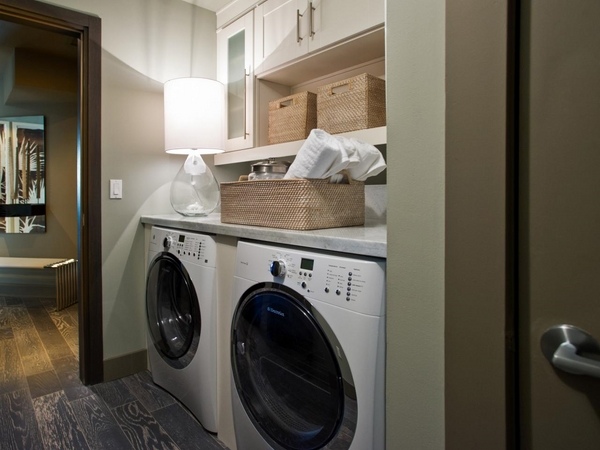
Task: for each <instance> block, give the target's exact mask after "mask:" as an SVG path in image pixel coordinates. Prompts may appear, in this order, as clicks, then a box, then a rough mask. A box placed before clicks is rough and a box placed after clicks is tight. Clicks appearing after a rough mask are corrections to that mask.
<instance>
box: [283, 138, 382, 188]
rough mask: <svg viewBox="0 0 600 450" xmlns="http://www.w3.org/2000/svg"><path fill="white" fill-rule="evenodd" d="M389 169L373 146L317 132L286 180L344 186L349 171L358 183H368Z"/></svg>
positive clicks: (297, 159) (290, 168)
mask: <svg viewBox="0 0 600 450" xmlns="http://www.w3.org/2000/svg"><path fill="white" fill-rule="evenodd" d="M385 168H386V164H385V160H384V159H383V156H382V155H381V152H380V151H379V150H377V148H376V147H374V146H373V145H371V144H367V143H365V142H361V141H358V140H356V139H352V138H346V137H343V136H332V135H331V134H329V133H327V132H326V131H323V130H320V129H313V130H312V131H311V132H310V135H309V136H308V138H307V139H306V141H305V142H304V144H303V145H302V147H301V148H300V150H299V151H298V154H297V155H296V158H295V159H294V162H293V163H292V164H291V165H290V167H289V169H288V171H287V173H286V174H285V177H284V178H317V179H322V178H331V182H334V183H335V182H340V180H341V178H342V177H341V175H339V172H340V171H342V170H345V171H346V172H347V173H348V175H349V176H350V177H351V178H352V179H354V180H356V181H365V180H366V179H367V178H369V177H372V176H374V175H377V174H378V173H380V172H382V171H383V170H384V169H385Z"/></svg>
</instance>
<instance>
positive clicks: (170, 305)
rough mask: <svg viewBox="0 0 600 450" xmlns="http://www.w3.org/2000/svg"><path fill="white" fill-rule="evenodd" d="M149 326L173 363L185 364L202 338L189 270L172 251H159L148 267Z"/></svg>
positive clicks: (157, 342) (179, 365)
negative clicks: (170, 252)
mask: <svg viewBox="0 0 600 450" xmlns="http://www.w3.org/2000/svg"><path fill="white" fill-rule="evenodd" d="M146 311H147V315H148V327H149V330H150V335H151V336H152V341H153V343H154V346H155V347H156V349H157V350H158V352H159V353H160V355H161V356H162V358H163V359H164V360H165V361H166V362H167V363H168V364H169V365H170V366H172V367H175V368H178V369H181V368H184V367H186V366H187V365H188V364H189V363H190V362H191V360H192V359H193V357H194V354H195V353H196V350H197V348H198V342H199V339H200V328H201V318H200V308H199V307H198V298H197V295H196V291H195V288H194V286H193V284H192V282H191V279H190V277H189V274H188V273H187V270H186V269H185V267H183V265H182V264H181V262H180V261H179V260H178V259H177V258H176V257H174V256H173V255H171V254H169V253H166V252H165V253H161V254H159V255H158V256H157V257H156V258H155V259H154V261H152V263H151V265H150V268H149V270H148V279H147V286H146Z"/></svg>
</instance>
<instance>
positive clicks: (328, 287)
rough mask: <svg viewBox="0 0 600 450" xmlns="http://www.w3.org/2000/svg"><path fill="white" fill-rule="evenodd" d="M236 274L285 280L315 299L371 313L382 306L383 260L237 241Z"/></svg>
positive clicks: (381, 311)
mask: <svg viewBox="0 0 600 450" xmlns="http://www.w3.org/2000/svg"><path fill="white" fill-rule="evenodd" d="M236 275H237V276H239V277H243V278H246V279H249V280H252V281H255V282H266V281H272V282H276V283H280V284H284V285H286V286H288V287H290V288H292V289H294V290H296V291H298V292H299V293H301V294H302V295H304V296H305V297H306V298H308V299H311V298H313V299H316V300H320V301H324V302H327V303H331V304H335V305H338V306H340V307H343V308H347V309H351V310H354V311H357V312H362V313H364V314H370V315H383V314H384V310H385V261H384V260H381V259H374V258H371V259H368V258H364V259H362V258H361V259H359V258H354V257H351V256H347V255H341V254H333V253H325V252H313V251H310V252H309V251H305V250H300V249H292V248H286V247H275V246H270V245H262V244H256V243H251V242H243V241H241V242H239V243H238V249H237V265H236Z"/></svg>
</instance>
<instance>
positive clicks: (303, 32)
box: [214, 0, 386, 165]
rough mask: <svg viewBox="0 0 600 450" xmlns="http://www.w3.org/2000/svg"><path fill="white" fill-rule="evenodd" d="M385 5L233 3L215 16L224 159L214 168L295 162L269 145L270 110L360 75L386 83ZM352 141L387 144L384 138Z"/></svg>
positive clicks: (288, 149)
mask: <svg viewBox="0 0 600 450" xmlns="http://www.w3.org/2000/svg"><path fill="white" fill-rule="evenodd" d="M384 5H385V0H313V1H309V0H255V1H254V2H252V0H234V1H232V2H231V3H229V4H228V5H227V6H226V7H225V8H223V10H221V11H219V12H218V13H217V26H218V30H217V58H218V61H217V73H218V79H219V80H220V81H221V82H223V83H224V84H225V85H226V86H227V92H228V107H227V135H228V140H227V144H226V150H227V151H226V153H223V154H220V155H215V160H214V161H215V164H217V165H218V164H229V163H234V162H242V161H251V160H254V159H261V158H262V157H263V156H265V157H268V156H275V157H278V156H281V157H284V156H293V155H295V154H296V152H297V151H298V148H299V147H300V145H301V142H300V141H297V142H286V143H283V144H274V145H269V144H268V142H269V140H268V115H269V102H271V101H274V100H277V99H279V98H282V97H286V96H288V95H290V94H295V93H298V92H302V91H307V90H308V91H311V92H317V89H318V87H319V86H322V85H325V84H329V83H332V82H336V81H339V80H342V79H345V78H348V77H351V76H354V75H358V74H360V73H364V72H367V73H370V74H372V75H374V76H377V77H385V26H384V22H385V13H384ZM381 128H382V129H379V130H359V131H358V132H357V133H355V134H351V135H352V136H354V137H357V138H359V139H363V140H366V141H367V142H370V143H372V144H375V145H378V144H385V141H386V130H385V127H381Z"/></svg>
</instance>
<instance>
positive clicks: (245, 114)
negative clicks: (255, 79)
mask: <svg viewBox="0 0 600 450" xmlns="http://www.w3.org/2000/svg"><path fill="white" fill-rule="evenodd" d="M249 79H250V71H249V70H248V71H247V70H246V68H244V139H246V136H250V133H248V123H247V120H246V116H247V115H248V80H249Z"/></svg>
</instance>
